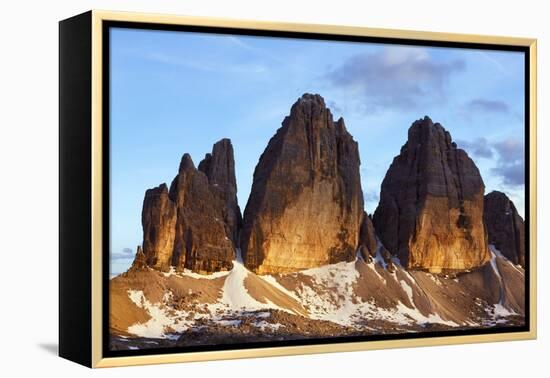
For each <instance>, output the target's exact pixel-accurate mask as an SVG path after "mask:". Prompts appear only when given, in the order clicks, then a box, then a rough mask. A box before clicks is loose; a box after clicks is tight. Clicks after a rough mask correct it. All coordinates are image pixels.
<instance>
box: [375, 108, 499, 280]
mask: <svg viewBox="0 0 550 378" xmlns="http://www.w3.org/2000/svg"><path fill="white" fill-rule="evenodd" d="M484 190H485V186H484V184H483V180H482V178H481V176H480V174H479V170H478V169H477V167H476V166H475V164H474V162H473V161H472V160H471V159H470V158H469V157H468V155H467V154H466V152H465V151H464V150H461V149H458V148H457V147H456V144H455V143H453V142H452V140H451V135H450V134H449V133H448V132H447V131H446V130H445V129H444V128H443V127H442V126H441V125H440V124H438V123H435V124H434V123H433V122H432V120H431V119H429V118H428V117H425V118H424V119H421V120H418V121H416V122H414V123H413V124H412V126H411V127H410V128H409V132H408V140H407V143H405V145H403V147H402V148H401V152H400V154H399V155H398V156H397V157H395V158H394V160H393V162H392V164H391V166H390V168H389V170H388V172H387V173H386V176H385V178H384V181H383V182H382V188H381V193H380V203H379V205H378V208H377V209H376V211H375V213H374V217H373V221H374V226H375V228H376V230H377V232H378V234H379V237H380V239H381V241H382V243H383V244H384V246H385V247H386V248H387V249H388V250H389V251H390V252H391V253H392V254H393V255H396V256H397V257H398V258H399V259H400V260H401V262H402V264H404V266H406V267H408V268H410V269H422V270H429V271H431V272H434V273H438V272H442V271H457V270H466V269H471V268H475V267H478V266H480V265H482V264H484V263H485V262H487V261H488V260H489V257H490V255H489V251H488V245H487V237H486V233H485V227H484V224H483V194H484Z"/></svg>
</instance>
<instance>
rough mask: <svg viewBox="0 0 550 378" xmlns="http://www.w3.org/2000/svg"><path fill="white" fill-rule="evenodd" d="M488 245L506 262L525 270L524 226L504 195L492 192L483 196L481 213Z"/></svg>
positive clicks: (521, 219) (510, 202)
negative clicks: (498, 252) (494, 248)
mask: <svg viewBox="0 0 550 378" xmlns="http://www.w3.org/2000/svg"><path fill="white" fill-rule="evenodd" d="M483 218H484V221H485V227H487V234H488V237H489V243H491V244H493V245H494V246H495V247H496V248H497V249H498V250H499V251H500V252H501V253H502V254H503V255H504V256H505V257H506V258H507V259H508V260H510V261H511V262H513V263H514V264H516V265H517V264H519V265H521V266H522V267H523V268H525V225H524V222H523V218H521V216H520V215H519V214H518V212H517V210H516V207H515V206H514V203H513V202H512V201H511V200H510V199H509V198H508V197H507V196H506V194H504V193H502V192H498V191H493V192H491V193H489V194H487V195H486V196H485V211H484V213H483Z"/></svg>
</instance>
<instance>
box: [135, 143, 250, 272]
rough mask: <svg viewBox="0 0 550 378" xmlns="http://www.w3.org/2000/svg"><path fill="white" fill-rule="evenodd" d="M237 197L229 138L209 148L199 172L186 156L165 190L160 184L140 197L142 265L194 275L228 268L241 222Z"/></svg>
mask: <svg viewBox="0 0 550 378" xmlns="http://www.w3.org/2000/svg"><path fill="white" fill-rule="evenodd" d="M236 194H237V185H236V180H235V162H234V157H233V147H232V145H231V142H230V141H229V140H228V139H223V140H221V141H219V142H218V143H216V144H215V145H214V147H213V149H212V153H209V154H207V155H206V157H205V159H204V160H203V161H201V163H200V164H199V169H197V168H195V165H194V164H193V161H192V159H191V156H190V155H189V154H185V155H184V156H183V158H182V160H181V163H180V166H179V170H178V175H177V176H176V177H175V178H174V180H173V181H172V184H171V186H170V190H168V188H167V186H166V185H165V184H162V185H160V186H159V187H157V188H154V189H149V190H147V191H146V193H145V199H144V201H143V211H142V226H143V255H144V256H145V261H146V263H147V265H148V266H150V267H152V268H155V269H159V270H168V269H169V268H170V267H171V266H174V267H175V268H176V270H182V269H191V270H193V271H195V272H199V273H209V272H215V271H220V270H228V269H231V268H232V266H233V264H232V261H233V260H234V259H235V254H236V242H237V235H238V233H239V228H240V224H241V215H240V209H239V206H238V203H237V196H236ZM137 258H138V255H136V259H137ZM139 258H140V259H142V256H139ZM139 265H142V264H141V262H140V263H139Z"/></svg>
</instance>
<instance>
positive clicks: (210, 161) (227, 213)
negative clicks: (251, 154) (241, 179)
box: [199, 138, 242, 245]
mask: <svg viewBox="0 0 550 378" xmlns="http://www.w3.org/2000/svg"><path fill="white" fill-rule="evenodd" d="M199 171H202V172H204V173H205V174H206V176H207V177H208V183H209V184H210V191H211V192H212V194H213V196H214V197H215V199H216V200H217V201H218V202H219V203H218V205H217V206H219V207H220V208H221V209H222V214H223V221H224V225H225V231H226V234H227V236H228V237H229V239H231V240H232V241H233V243H234V244H235V245H238V243H239V240H238V237H239V234H238V233H239V230H240V228H241V225H242V216H241V209H240V208H239V204H238V203H237V181H236V179H235V160H234V157H233V145H232V144H231V141H230V140H229V139H227V138H226V139H222V140H220V141H219V142H217V143H216V144H214V147H213V148H212V153H209V154H206V156H205V157H204V160H202V161H201V162H200V164H199Z"/></svg>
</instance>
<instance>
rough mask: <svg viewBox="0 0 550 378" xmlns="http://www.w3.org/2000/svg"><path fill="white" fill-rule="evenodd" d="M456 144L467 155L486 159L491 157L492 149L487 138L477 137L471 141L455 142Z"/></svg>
mask: <svg viewBox="0 0 550 378" xmlns="http://www.w3.org/2000/svg"><path fill="white" fill-rule="evenodd" d="M456 142H457V144H458V145H459V146H460V147H461V148H463V149H464V150H465V151H466V152H467V153H468V154H469V155H472V156H475V157H479V158H486V159H490V158H492V157H493V148H492V146H491V145H490V143H489V141H488V140H487V138H484V137H479V138H476V139H474V140H471V141H466V140H457V141H456Z"/></svg>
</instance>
